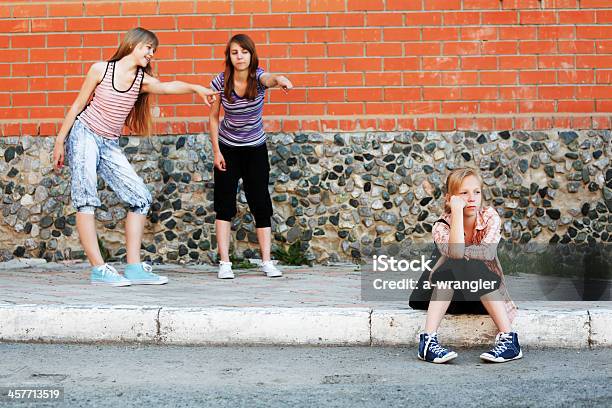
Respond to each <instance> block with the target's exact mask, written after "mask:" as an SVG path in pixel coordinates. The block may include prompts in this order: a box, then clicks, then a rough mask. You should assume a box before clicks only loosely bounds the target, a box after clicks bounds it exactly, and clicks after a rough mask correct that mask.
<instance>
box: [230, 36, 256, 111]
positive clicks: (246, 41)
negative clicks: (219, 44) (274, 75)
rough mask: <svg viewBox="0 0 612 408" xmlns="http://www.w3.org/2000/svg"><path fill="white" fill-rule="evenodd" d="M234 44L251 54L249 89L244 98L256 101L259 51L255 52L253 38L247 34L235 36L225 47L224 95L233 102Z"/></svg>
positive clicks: (247, 88)
mask: <svg viewBox="0 0 612 408" xmlns="http://www.w3.org/2000/svg"><path fill="white" fill-rule="evenodd" d="M234 43H235V44H238V45H239V46H241V47H242V48H244V49H245V50H248V51H249V52H250V53H251V63H250V64H249V76H248V78H247V87H246V92H245V94H244V97H245V98H246V99H255V97H256V96H257V68H258V67H259V58H258V57H257V51H256V50H255V43H254V42H253V40H252V39H251V37H249V36H248V35H246V34H236V35H234V36H233V37H232V38H230V40H229V42H228V43H227V46H226V47H225V74H224V79H225V84H224V89H223V94H224V95H225V98H226V99H227V100H228V101H230V102H233V99H232V92H233V91H234V65H233V64H232V57H231V55H230V47H231V46H232V44H234Z"/></svg>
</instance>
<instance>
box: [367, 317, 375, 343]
mask: <svg viewBox="0 0 612 408" xmlns="http://www.w3.org/2000/svg"><path fill="white" fill-rule="evenodd" d="M372 313H374V309H370V312H369V316H368V328H369V329H370V347H372V343H373V341H372Z"/></svg>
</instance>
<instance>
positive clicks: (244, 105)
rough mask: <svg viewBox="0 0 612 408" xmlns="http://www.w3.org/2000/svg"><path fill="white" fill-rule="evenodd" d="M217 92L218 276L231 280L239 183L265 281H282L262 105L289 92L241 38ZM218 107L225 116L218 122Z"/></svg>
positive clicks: (215, 84) (213, 122)
mask: <svg viewBox="0 0 612 408" xmlns="http://www.w3.org/2000/svg"><path fill="white" fill-rule="evenodd" d="M211 87H212V88H213V90H215V91H218V92H221V98H220V100H217V101H215V102H214V103H213V105H212V107H211V110H210V139H211V143H212V147H213V152H214V165H215V168H214V176H215V191H214V207H215V212H216V216H217V220H216V222H215V228H216V234H217V243H218V247H219V248H218V251H219V256H220V258H221V260H220V262H219V272H218V275H217V276H218V277H219V278H220V279H232V278H234V274H233V272H232V263H231V262H230V260H229V241H230V222H231V220H232V218H233V217H234V215H236V191H237V189H238V181H239V179H241V178H242V184H243V187H244V192H245V195H246V199H247V202H248V204H249V209H250V210H251V213H253V218H255V226H256V229H257V239H258V241H259V246H260V249H261V258H262V266H261V269H262V271H263V272H264V273H265V274H266V275H267V276H268V277H279V276H282V273H281V271H279V270H278V269H277V268H276V267H275V266H274V264H273V263H272V262H271V260H270V245H271V230H272V229H271V223H270V218H271V217H272V201H271V200H270V193H269V191H268V178H269V173H270V165H269V163H268V149H267V147H266V134H265V132H264V129H263V120H262V112H263V104H264V97H265V92H266V89H267V88H272V87H280V88H282V89H283V90H284V91H285V92H287V91H288V90H289V89H291V88H292V87H293V85H292V84H291V82H290V81H289V80H288V79H287V78H286V77H284V76H281V75H275V74H270V73H265V72H264V70H263V69H261V68H259V60H258V57H257V52H256V50H255V43H254V42H253V40H251V38H250V37H249V36H247V35H245V34H237V35H235V36H233V37H232V38H231V39H230V41H229V42H228V43H227V47H226V48H225V71H224V72H222V73H220V74H219V75H217V77H215V78H214V79H213V81H212V83H211ZM220 106H223V110H224V112H225V116H224V118H223V120H222V121H219V110H220Z"/></svg>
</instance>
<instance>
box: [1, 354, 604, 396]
mask: <svg viewBox="0 0 612 408" xmlns="http://www.w3.org/2000/svg"><path fill="white" fill-rule="evenodd" d="M457 351H458V352H459V357H458V358H457V359H456V360H455V362H453V363H451V364H447V365H443V366H441V365H434V364H429V363H425V362H422V361H418V360H417V359H416V350H415V349H414V348H380V347H375V348H368V347H328V348H313V347H168V346H139V345H49V344H0V356H1V357H0V387H8V386H11V387H19V388H27V387H33V386H47V387H63V389H64V401H63V402H54V403H41V402H37V403H17V402H15V401H11V402H6V401H4V402H0V406H6V407H13V406H15V407H17V406H19V407H25V406H32V407H46V406H52V407H56V406H66V407H96V408H97V407H113V408H116V407H140V406H147V407H158V406H159V407H161V406H163V407H249V408H251V407H267V408H269V407H352V408H354V407H376V408H382V407H409V406H414V405H419V406H434V407H437V406H453V407H464V406H479V407H481V406H493V407H502V406H503V407H517V406H518V407H552V406H567V407H580V406H584V407H610V406H612V385H611V384H612V350H610V349H602V350H594V351H587V350H581V351H578V350H561V349H548V350H537V349H531V350H529V349H527V350H525V357H524V358H523V359H522V360H519V361H515V362H511V363H506V364H485V363H482V362H481V361H480V360H479V359H478V355H479V354H480V353H481V352H482V351H483V350H481V349H468V350H457Z"/></svg>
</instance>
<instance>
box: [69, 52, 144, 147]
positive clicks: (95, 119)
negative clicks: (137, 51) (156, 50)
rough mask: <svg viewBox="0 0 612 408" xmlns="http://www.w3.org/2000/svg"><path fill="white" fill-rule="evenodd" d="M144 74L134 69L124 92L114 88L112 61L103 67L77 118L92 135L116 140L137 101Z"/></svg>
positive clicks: (113, 66)
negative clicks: (86, 102) (132, 78)
mask: <svg viewBox="0 0 612 408" xmlns="http://www.w3.org/2000/svg"><path fill="white" fill-rule="evenodd" d="M143 77H144V70H142V69H141V68H140V67H138V71H137V72H136V76H135V77H134V81H133V82H132V86H130V88H129V89H126V90H125V91H120V90H118V89H117V88H116V87H115V61H110V62H108V63H107V64H106V71H105V72H104V77H103V78H102V82H100V83H99V84H98V86H97V87H96V90H95V92H94V96H93V98H92V99H91V102H89V104H88V105H87V106H86V107H85V109H83V111H82V112H81V113H80V114H79V116H78V118H79V120H81V121H82V122H84V123H85V124H86V125H87V127H89V128H90V129H91V130H92V131H93V132H95V133H96V134H98V135H100V136H103V137H107V138H110V139H116V138H118V137H119V136H121V131H122V130H123V125H124V124H125V120H126V119H127V117H128V115H129V114H130V111H131V110H132V108H133V107H134V104H135V103H136V99H138V94H139V93H140V86H141V84H142V79H143Z"/></svg>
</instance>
